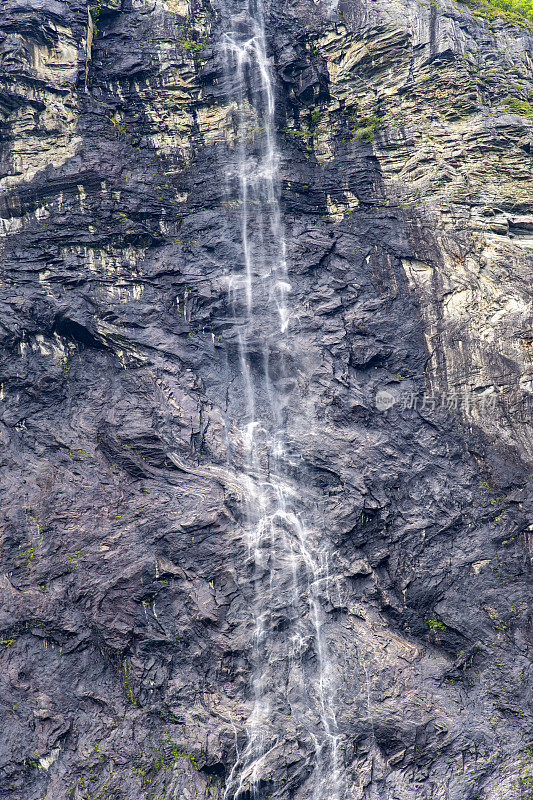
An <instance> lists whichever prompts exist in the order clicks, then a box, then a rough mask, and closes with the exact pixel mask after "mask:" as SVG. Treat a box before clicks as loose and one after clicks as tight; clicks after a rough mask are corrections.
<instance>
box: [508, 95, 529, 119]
mask: <svg viewBox="0 0 533 800" xmlns="http://www.w3.org/2000/svg"><path fill="white" fill-rule="evenodd" d="M505 105H506V106H507V108H510V109H511V110H512V111H516V113H517V114H520V116H522V117H528V118H529V119H533V105H531V103H527V102H526V101H525V100H517V98H516V97H509V98H508V99H507V100H506V101H505Z"/></svg>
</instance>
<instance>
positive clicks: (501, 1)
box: [461, 0, 533, 28]
mask: <svg viewBox="0 0 533 800" xmlns="http://www.w3.org/2000/svg"><path fill="white" fill-rule="evenodd" d="M461 2H462V4H463V5H465V6H468V8H469V9H470V10H471V11H472V12H473V13H474V14H475V15H476V16H479V17H484V18H485V19H489V20H491V21H492V20H496V19H502V20H503V21H504V22H508V23H509V24H511V25H523V26H526V27H531V28H533V0H461Z"/></svg>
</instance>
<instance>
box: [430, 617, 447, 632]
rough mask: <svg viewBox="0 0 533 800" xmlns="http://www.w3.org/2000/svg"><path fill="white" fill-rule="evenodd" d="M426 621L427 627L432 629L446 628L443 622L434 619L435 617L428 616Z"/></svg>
mask: <svg viewBox="0 0 533 800" xmlns="http://www.w3.org/2000/svg"><path fill="white" fill-rule="evenodd" d="M426 622H427V624H428V625H429V627H430V628H431V630H432V631H434V630H439V629H440V630H445V628H446V626H445V625H443V623H442V622H441V621H440V620H438V619H436V618H435V617H428V619H427V620H426Z"/></svg>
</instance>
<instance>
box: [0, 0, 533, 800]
mask: <svg viewBox="0 0 533 800" xmlns="http://www.w3.org/2000/svg"><path fill="white" fill-rule="evenodd" d="M234 10H238V9H234ZM222 12H223V9H222V7H221V6H220V5H219V4H218V3H217V2H215V0H212V2H211V3H209V2H207V1H206V2H204V3H194V4H193V5H189V4H187V3H185V2H182V1H181V0H167V2H166V3H165V2H161V0H156V2H155V3H146V4H144V3H143V2H139V1H138V0H131V1H128V0H124V2H123V3H122V5H120V4H119V3H118V2H107V3H103V4H100V5H98V6H96V5H91V6H90V7H87V5H86V4H85V3H82V2H74V1H73V2H60V1H59V0H57V2H56V0H43V2H40V3H38V4H36V3H30V2H26V0H7V1H6V2H5V3H4V5H3V6H2V9H0V112H1V114H2V126H1V137H2V156H1V165H0V166H1V171H0V184H1V188H2V199H1V200H0V226H1V232H2V240H1V247H2V274H1V284H0V288H1V297H0V303H1V305H0V336H1V351H0V354H1V363H0V413H1V417H0V420H1V421H0V441H1V444H2V456H1V458H2V470H1V475H0V482H1V492H2V510H1V548H2V549H1V552H2V570H3V571H2V575H1V577H0V591H1V603H0V615H1V622H0V630H1V637H0V664H1V670H0V682H1V690H0V698H1V702H2V717H3V721H4V722H3V725H2V739H1V744H0V770H1V771H0V775H1V784H0V792H1V795H0V796H3V797H10V798H11V797H16V798H21V800H40V798H46V800H52V799H53V800H56V799H58V798H65V799H66V798H68V799H69V800H82V799H83V800H89V798H93V800H94V799H95V798H102V800H103V798H117V800H118V798H124V800H126V799H128V800H130V798H131V800H133V799H134V798H135V800H136V799H137V798H163V797H167V798H193V797H201V798H207V797H216V798H222V797H224V794H225V787H230V789H228V790H227V791H226V794H225V796H226V798H227V799H228V800H233V797H235V800H237V798H236V796H235V794H234V793H233V789H231V787H232V786H234V783H232V782H231V777H232V769H233V768H234V765H235V764H236V763H237V762H238V759H239V757H240V754H241V753H242V750H243V748H244V747H245V744H246V732H245V729H246V722H247V720H248V719H249V716H250V709H251V705H252V703H253V698H252V697H251V691H250V654H251V650H252V640H253V636H254V615H253V609H254V591H255V589H254V582H253V581H252V580H251V570H250V560H249V553H248V544H247V538H246V532H245V529H246V520H245V510H244V509H245V505H246V502H245V500H246V498H245V486H244V485H243V480H242V476H243V470H244V466H243V464H244V456H243V444H242V441H241V440H240V438H239V437H240V434H239V429H238V421H239V420H240V419H241V418H242V415H243V402H244V401H243V386H242V376H241V374H240V368H239V352H238V332H239V317H238V309H236V308H235V307H234V306H232V305H231V303H230V301H229V293H228V289H229V287H228V282H229V278H230V276H231V275H232V274H233V273H234V272H235V270H239V269H242V268H243V254H242V249H241V247H240V235H239V230H240V225H241V218H240V214H239V208H238V202H237V199H236V188H235V186H233V185H229V186H228V185H227V184H228V181H227V170H226V165H227V162H228V158H229V156H230V154H231V153H232V152H233V150H234V147H235V136H236V134H235V130H236V127H235V126H236V123H235V104H234V103H232V101H231V98H230V97H229V95H228V86H227V79H226V77H225V72H224V63H223V62H224V58H223V52H222V49H221V47H220V32H221V18H222ZM329 12H330V13H329V17H328V8H327V7H326V6H315V5H314V4H313V3H311V2H300V1H298V2H292V3H291V2H287V3H285V4H284V3H282V2H277V0H276V2H273V3H272V4H271V5H270V6H268V7H267V8H266V11H265V13H266V19H267V44H268V51H269V53H270V55H271V64H272V70H273V75H274V77H275V87H276V127H277V130H276V136H277V141H278V147H279V150H280V153H281V160H280V165H279V170H280V183H281V186H280V192H281V193H280V204H281V209H282V215H283V223H284V226H285V236H286V241H287V259H288V271H289V276H290V284H291V293H290V311H291V321H290V327H291V330H292V332H293V333H292V344H293V347H292V348H291V352H289V353H287V352H285V351H284V347H283V343H282V342H281V341H280V344H279V352H276V348H275V347H272V349H271V355H272V359H273V361H274V362H275V361H276V359H279V362H280V364H281V363H282V362H283V363H284V364H286V363H287V360H289V361H290V359H291V357H292V358H293V367H294V368H293V370H292V375H293V376H294V379H293V380H292V381H285V383H284V380H285V372H284V370H283V369H281V368H280V369H279V381H278V384H279V385H278V386H277V387H276V389H277V391H278V393H281V392H284V393H285V396H286V406H285V412H284V415H285V420H286V429H287V436H288V442H289V446H290V448H289V449H290V455H291V458H290V465H289V466H288V467H287V480H290V481H292V482H293V483H294V485H295V487H299V488H298V491H300V492H301V494H302V498H303V501H305V505H306V508H307V509H308V515H309V517H310V520H311V527H312V529H313V531H315V532H316V539H317V541H322V540H327V541H328V549H327V553H328V564H327V574H328V580H327V581H326V582H325V584H324V589H323V593H322V595H321V605H322V612H323V614H324V619H325V624H324V626H323V635H324V637H325V641H326V643H327V647H328V652H329V653H330V657H331V665H332V667H331V668H332V670H333V673H334V678H335V681H334V683H335V686H336V694H335V707H336V716H337V722H338V726H339V734H340V763H341V768H342V778H343V787H344V788H343V793H344V794H343V797H342V798H341V800H344V798H350V800H376V798H379V800H516V799H517V798H528V797H529V793H530V792H531V786H533V756H532V753H531V749H530V748H531V744H532V742H531V713H532V709H531V680H532V675H531V647H532V644H533V642H532V621H531V606H530V593H531V562H530V556H531V533H532V525H533V516H532V509H531V498H532V492H531V473H532V472H533V465H532V461H533V453H532V450H531V397H532V380H533V379H532V372H531V352H532V350H531V348H532V341H533V338H532V337H533V330H532V326H531V270H532V264H533V257H532V250H531V247H532V246H533V221H532V220H533V208H532V205H531V197H532V192H531V190H532V179H531V142H532V130H533V123H532V121H531V118H530V116H531V115H530V114H529V111H528V109H529V108H530V107H529V105H528V98H529V97H530V92H531V77H532V74H531V73H532V68H531V63H532V61H531V56H532V45H533V38H532V36H531V35H530V34H529V33H528V31H527V30H526V29H523V28H511V27H509V26H505V25H503V24H500V23H495V24H492V25H489V23H488V22H486V21H483V20H480V19H475V18H473V17H472V16H471V14H469V13H468V11H467V10H465V9H464V8H463V7H462V6H460V5H456V4H455V3H452V2H448V1H447V0H446V1H445V2H441V3H431V4H425V3H422V2H420V3H419V2H413V1H412V0H409V2H407V0H405V2H400V1H399V0H398V1H397V2H390V0H387V1H385V0H372V1H370V0H368V1H367V0H364V2H362V0H357V2H343V0H341V2H340V3H339V5H338V7H337V9H334V8H333V7H332V8H330V9H329ZM255 135H256V132H255V131H254V130H253V125H251V126H250V133H249V137H250V139H249V140H250V147H251V148H253V146H254V136H255ZM230 184H231V182H230ZM269 302H270V298H268V297H265V298H264V302H263V304H262V309H263V310H262V312H261V313H259V314H258V316H257V332H256V334H257V342H254V341H252V342H251V343H250V347H251V349H252V351H253V349H254V347H255V348H256V350H257V370H258V371H260V370H261V369H262V366H261V363H260V361H261V355H260V354H261V352H262V351H261V343H262V341H263V339H264V338H265V337H266V336H271V335H272V331H271V311H270V305H269ZM275 367H276V364H275V363H273V364H271V365H270V372H271V374H274V375H275V374H276V369H275ZM379 393H384V394H382V401H383V402H379V401H378V400H377V397H378V396H379ZM267 394H268V391H267V387H265V398H264V402H265V403H266V402H267ZM391 398H392V400H391ZM309 420H312V421H313V423H312V425H311V424H309ZM297 611H298V614H299V615H300V617H301V618H302V619H304V620H305V618H306V616H308V615H309V614H310V607H309V605H308V604H306V602H305V598H304V599H303V600H302V603H301V606H300V607H299V608H298V609H297ZM294 613H295V607H294V605H289V604H288V603H286V602H285V600H284V598H283V597H282V596H280V598H279V605H278V606H277V607H276V608H275V609H272V615H273V618H275V625H276V626H277V628H279V630H280V631H283V630H286V629H288V628H290V625H291V624H292V621H293V620H292V618H291V615H293V614H294ZM315 644H316V643H315ZM315 644H314V643H313V641H312V637H310V636H309V638H307V639H305V637H304V639H303V640H302V642H301V653H300V659H299V665H298V667H297V669H296V668H294V667H293V665H290V664H285V663H284V662H283V659H281V658H280V661H279V662H278V663H277V664H275V672H274V673H273V674H274V677H275V678H276V679H277V680H278V681H279V682H280V685H281V686H282V688H283V691H280V688H279V686H277V687H276V689H277V691H276V694H275V698H274V699H275V702H276V704H277V705H276V707H275V708H274V709H273V711H272V719H273V721H274V725H275V726H276V730H277V735H276V737H275V738H274V739H273V740H272V748H271V749H270V750H269V754H268V758H267V759H265V764H264V768H263V771H262V778H261V783H260V786H259V792H260V794H259V797H261V798H267V797H271V798H280V800H281V798H289V797H294V798H298V799H299V800H304V799H305V800H310V798H311V797H312V796H313V794H312V790H311V789H310V786H311V785H312V782H311V781H312V774H313V769H314V767H315V764H314V757H315V754H314V751H313V746H312V742H311V740H310V737H309V735H306V734H305V731H303V730H302V727H301V725H300V724H299V722H298V720H299V715H301V714H302V713H303V709H299V708H298V703H299V697H300V693H299V691H297V690H296V688H295V687H297V684H298V683H299V682H302V681H305V677H306V675H307V674H308V673H309V674H311V672H312V671H313V668H314V665H315V664H316V661H317V658H318V655H317V652H316V646H315ZM274 661H275V659H274ZM273 669H274V667H273ZM294 669H296V672H295V671H294ZM283 693H284V698H283V697H282V696H283ZM247 791H248V792H249V791H250V789H249V788H247V787H246V786H245V787H243V791H242V793H241V795H240V800H245V798H246V797H248V798H249V797H250V795H249V794H248V795H247V794H246V792H247ZM317 800H330V798H328V797H320V798H317Z"/></svg>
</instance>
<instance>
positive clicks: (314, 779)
mask: <svg viewBox="0 0 533 800" xmlns="http://www.w3.org/2000/svg"><path fill="white" fill-rule="evenodd" d="M226 2H227V3H228V8H227V9H226V16H227V20H226V31H225V34H224V39H223V48H224V56H225V64H226V74H225V80H226V83H227V85H228V87H229V88H228V94H229V96H230V100H231V101H232V103H233V104H234V107H235V109H236V110H235V120H234V129H235V142H234V147H233V152H232V156H231V157H230V159H229V161H228V165H227V185H228V187H229V188H228V191H229V192H230V193H232V197H231V198H230V200H232V199H234V197H235V195H236V197H237V200H238V208H239V219H238V230H239V232H240V239H241V250H242V262H241V264H239V265H238V267H237V268H236V270H235V273H234V274H233V275H231V276H230V279H229V284H230V287H231V291H230V302H231V304H232V308H233V312H234V317H235V320H236V325H237V326H238V333H237V341H238V363H239V372H240V383H241V386H242V392H243V395H244V402H243V404H242V406H243V412H242V413H243V417H244V418H243V419H242V420H241V421H240V423H239V427H240V437H241V442H242V447H243V448H244V451H245V456H244V465H243V468H244V472H245V475H244V477H243V484H244V486H245V490H246V497H247V507H246V526H247V539H248V553H249V560H250V564H249V568H250V575H251V582H252V585H253V598H254V599H253V614H254V625H255V627H254V636H253V653H252V659H251V660H252V664H253V667H252V675H251V688H252V710H251V713H250V715H249V718H248V720H247V724H246V733H247V742H246V745H245V747H244V748H243V749H242V751H241V752H239V753H238V755H237V761H236V763H235V765H234V766H233V768H232V770H231V773H230V776H229V780H228V782H227V786H226V791H225V794H224V798H225V800H233V798H235V800H237V799H238V798H239V797H241V798H243V797H248V798H254V799H255V798H260V797H262V796H263V795H264V793H265V792H266V791H267V788H268V789H269V790H270V789H272V788H276V787H273V784H274V783H275V777H274V776H275V775H276V767H275V763H276V758H278V765H279V759H281V762H283V748H284V745H285V741H286V737H285V733H286V730H285V728H286V726H287V725H289V726H290V728H291V730H297V731H299V732H300V734H301V735H302V734H303V735H304V736H306V737H307V740H308V741H309V742H310V743H312V747H313V749H314V765H313V766H314V769H313V773H312V775H311V777H310V778H309V779H308V780H309V781H310V782H311V787H312V788H310V789H309V790H308V789H307V784H306V792H307V796H309V798H311V797H312V798H313V800H341V794H342V787H341V778H340V763H339V762H340V753H339V741H340V738H339V733H338V725H337V719H336V715H335V711H334V706H335V676H334V669H333V665H332V663H331V659H330V657H329V652H328V647H327V644H326V641H325V637H324V634H323V611H322V604H321V598H322V597H323V596H324V592H325V591H327V581H328V572H327V559H325V558H323V553H321V551H320V549H319V546H318V540H319V536H318V535H317V533H316V532H314V531H313V530H312V529H310V528H309V526H308V524H306V522H305V521H304V512H305V499H304V498H305V495H306V491H305V489H304V487H303V486H302V485H301V483H299V482H298V480H295V479H294V478H291V477H290V473H291V470H289V469H288V468H287V467H288V465H289V464H290V458H289V455H290V453H289V442H288V439H287V434H286V425H285V422H286V418H287V414H289V413H290V412H291V410H296V411H297V410H298V399H297V388H296V387H297V381H296V372H297V370H296V367H295V365H294V364H295V358H296V355H295V353H294V341H293V338H294V337H293V336H292V335H291V326H290V322H291V310H290V305H289V302H288V298H289V296H290V291H291V286H290V281H289V278H288V271H287V253H286V244H285V234H284V229H283V225H282V220H281V211H280V204H279V199H278V191H279V173H278V165H279V154H278V151H277V148H276V137H275V102H274V88H273V80H272V75H271V70H270V65H269V62H268V59H267V51H266V41H265V25H264V18H263V9H262V6H261V5H260V4H259V5H255V4H254V2H253V0H248V5H247V7H246V9H245V10H244V11H239V12H238V13H233V14H232V13H231V9H230V8H229V2H230V0H226ZM259 3H260V0H259ZM228 205H229V203H228ZM277 788H279V787H277ZM269 793H270V791H269Z"/></svg>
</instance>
